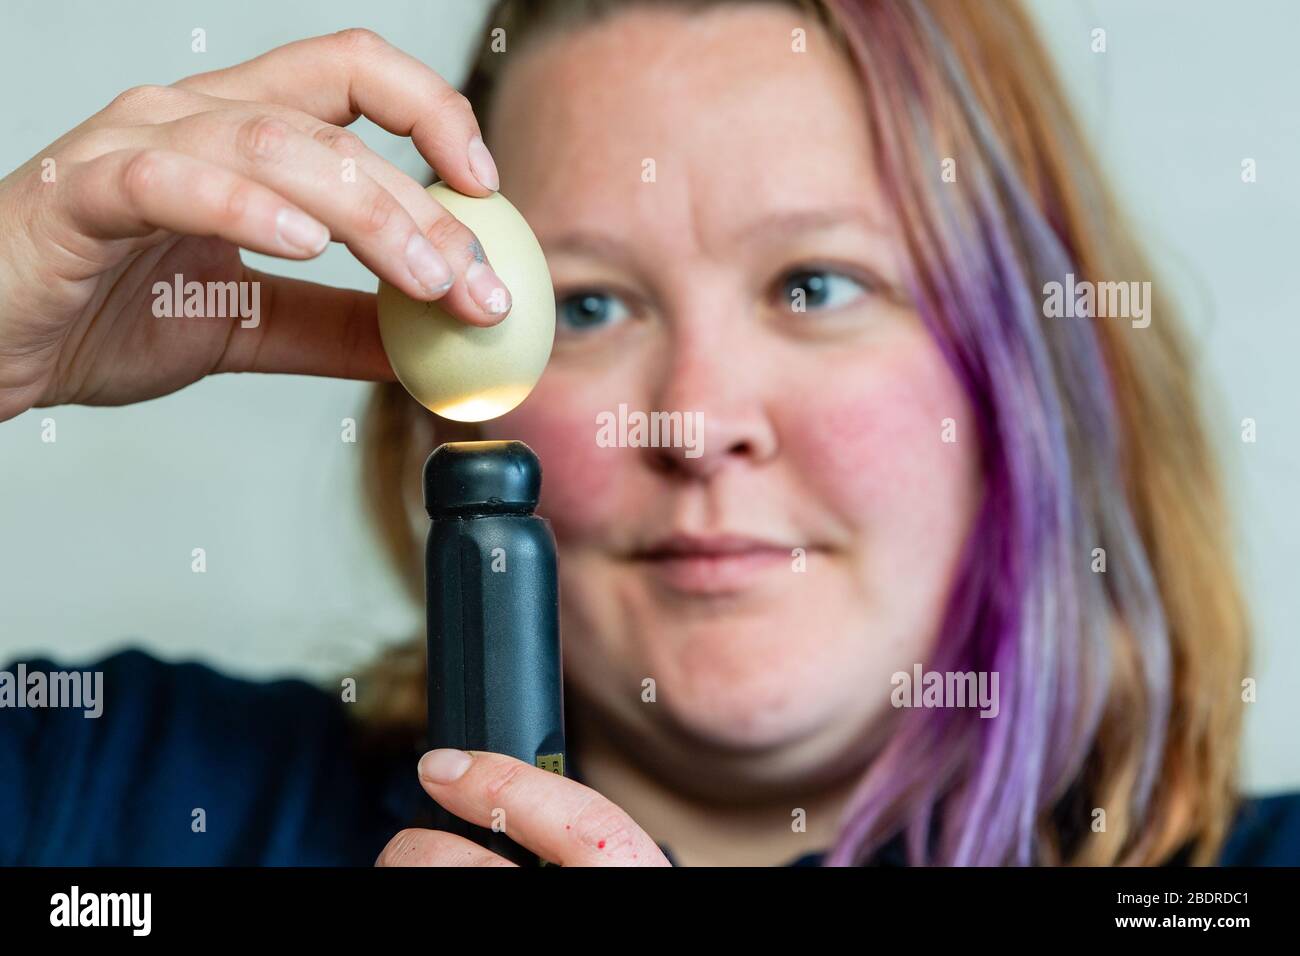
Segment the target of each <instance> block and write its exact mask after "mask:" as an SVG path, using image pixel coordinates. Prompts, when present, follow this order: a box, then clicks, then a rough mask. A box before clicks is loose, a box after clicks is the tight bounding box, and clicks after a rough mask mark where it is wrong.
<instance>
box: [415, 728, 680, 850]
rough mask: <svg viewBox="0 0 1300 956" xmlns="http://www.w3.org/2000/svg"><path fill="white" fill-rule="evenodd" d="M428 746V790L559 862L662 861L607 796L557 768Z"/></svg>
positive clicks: (424, 765) (424, 769)
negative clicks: (545, 768) (503, 826)
mask: <svg viewBox="0 0 1300 956" xmlns="http://www.w3.org/2000/svg"><path fill="white" fill-rule="evenodd" d="M465 753H466V752H465V751H458V750H433V751H430V752H429V753H427V754H425V755H424V757H423V758H422V759H421V760H420V770H419V773H420V783H421V784H422V785H423V786H424V789H425V790H426V791H428V793H429V796H431V797H433V799H435V800H437V801H438V803H439V804H441V805H442V806H443V807H444V808H446V810H447V811H448V812H450V813H454V814H455V815H456V816H458V817H460V818H461V819H462V820H467V821H469V822H470V823H474V824H477V825H478V826H481V827H488V826H491V825H492V824H493V823H494V822H498V823H499V822H500V821H501V820H504V823H505V833H506V835H507V836H509V837H510V839H512V840H514V841H515V842H516V843H518V844H520V845H521V846H524V847H527V848H528V849H529V850H532V851H533V852H534V853H536V854H537V855H538V856H540V857H541V858H542V859H544V860H550V861H551V862H553V863H559V864H560V865H562V866H666V865H668V863H667V860H666V859H665V858H664V855H663V852H662V851H661V850H660V849H659V847H658V846H657V845H656V844H655V842H654V841H653V840H652V839H650V837H649V836H648V835H647V834H646V832H645V831H644V830H642V829H641V828H640V827H639V826H637V824H636V823H635V821H633V820H632V818H631V817H629V816H628V815H627V814H626V813H625V812H624V811H623V810H622V809H620V808H619V807H617V806H615V805H614V804H613V803H611V802H610V801H609V800H606V799H605V798H604V797H603V796H601V795H600V794H599V793H597V792H596V791H595V790H592V789H591V788H590V787H586V786H583V785H582V784H580V783H578V782H577V781H576V780H570V779H568V778H567V777H562V776H560V775H559V774H555V773H551V772H550V771H547V770H543V769H541V768H540V767H534V766H532V765H530V764H526V763H524V762H523V761H521V760H516V759H515V758H514V757H507V756H505V755H504V754H494V753H487V752H485V751H481V750H476V751H473V752H470V753H469V755H468V756H469V758H470V759H469V760H465V759H464V754H465Z"/></svg>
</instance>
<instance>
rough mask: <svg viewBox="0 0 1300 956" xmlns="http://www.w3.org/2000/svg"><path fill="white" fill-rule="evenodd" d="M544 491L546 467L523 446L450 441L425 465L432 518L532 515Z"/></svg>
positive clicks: (426, 501)
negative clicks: (543, 478) (543, 471)
mask: <svg viewBox="0 0 1300 956" xmlns="http://www.w3.org/2000/svg"><path fill="white" fill-rule="evenodd" d="M541 490H542V463H541V462H540V461H539V460H538V458H537V455H536V454H534V453H533V450H532V449H531V448H529V447H528V446H527V445H525V444H524V443H523V442H521V441H457V442H447V443H446V444H444V445H439V446H438V447H437V448H435V449H434V450H433V454H431V455H430V456H429V459H428V461H426V462H425V463H424V510H425V511H427V512H428V513H429V517H430V518H437V517H445V516H451V515H457V516H466V515H478V514H483V515H488V514H530V513H532V511H533V509H534V508H536V507H537V499H538V496H539V495H540V494H541Z"/></svg>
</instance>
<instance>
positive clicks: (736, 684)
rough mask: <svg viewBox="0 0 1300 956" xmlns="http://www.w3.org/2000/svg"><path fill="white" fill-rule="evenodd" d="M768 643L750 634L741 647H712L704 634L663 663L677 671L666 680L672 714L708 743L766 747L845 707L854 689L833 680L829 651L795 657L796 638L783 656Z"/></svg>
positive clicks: (663, 689)
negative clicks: (769, 649)
mask: <svg viewBox="0 0 1300 956" xmlns="http://www.w3.org/2000/svg"><path fill="white" fill-rule="evenodd" d="M787 633H789V632H787ZM795 633H797V632H795ZM762 643H763V642H762V641H761V640H755V639H754V635H750V641H748V642H742V643H741V645H740V646H725V647H723V646H708V641H707V636H706V635H696V636H695V638H694V643H693V645H692V646H691V647H690V648H689V649H688V648H682V649H681V650H682V651H684V653H682V654H680V656H679V657H678V658H677V659H676V660H674V661H672V662H671V663H668V662H665V663H664V664H663V665H662V666H661V667H660V670H661V673H665V674H670V675H671V677H670V679H668V680H661V681H659V682H658V703H659V706H661V707H663V708H664V709H665V711H666V713H665V714H664V716H665V717H667V718H668V719H669V720H671V721H672V722H673V723H674V724H676V725H677V726H678V727H679V728H680V729H681V730H683V731H685V732H686V733H687V734H689V735H690V736H692V737H695V738H697V739H699V740H700V741H702V742H705V743H707V744H711V745H715V746H718V747H723V748H728V749H733V748H734V749H741V750H763V749H771V748H778V747H781V746H782V745H785V744H789V743H793V742H796V741H799V740H802V739H804V738H806V737H808V736H811V735H814V734H816V733H817V732H818V731H819V730H821V729H823V728H824V727H825V726H826V725H827V724H828V723H830V722H832V721H834V720H835V719H836V715H837V714H842V713H843V712H844V706H841V704H843V705H847V704H848V701H847V700H844V699H843V698H845V697H847V696H848V695H847V693H837V692H836V690H837V688H835V687H834V686H831V685H830V681H831V679H833V677H834V675H835V674H836V670H835V669H834V668H833V667H830V666H829V665H828V664H826V663H822V664H818V663H817V661H819V660H820V661H823V662H824V661H825V660H826V658H825V657H824V656H822V655H818V654H804V655H800V656H799V658H798V659H793V658H792V657H791V655H790V647H789V645H788V639H783V643H784V645H785V646H783V648H782V653H781V654H780V655H772V654H764V653H763V652H762V649H761V647H760V646H756V645H761V644H762ZM840 690H842V691H843V690H845V689H840ZM837 702H841V703H837Z"/></svg>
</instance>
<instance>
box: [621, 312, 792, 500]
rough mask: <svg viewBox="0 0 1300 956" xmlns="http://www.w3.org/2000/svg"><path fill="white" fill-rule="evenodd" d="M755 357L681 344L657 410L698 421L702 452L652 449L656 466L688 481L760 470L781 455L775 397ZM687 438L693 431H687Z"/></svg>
mask: <svg viewBox="0 0 1300 956" xmlns="http://www.w3.org/2000/svg"><path fill="white" fill-rule="evenodd" d="M753 358H754V357H750V358H748V359H747V357H746V356H745V353H744V352H743V350H740V349H736V348H728V347H727V345H726V344H725V343H723V342H704V341H698V340H694V341H692V340H687V339H685V338H683V339H679V340H678V341H677V342H675V343H674V346H673V347H672V349H671V351H670V356H669V361H668V362H667V363H666V367H665V370H664V373H663V375H662V377H661V380H660V385H659V387H658V388H657V389H656V390H655V399H656V401H655V408H656V409H658V410H662V411H664V412H667V413H669V414H670V415H671V413H673V412H680V413H681V415H682V420H683V424H684V425H685V424H686V423H687V420H688V416H694V419H693V421H694V423H695V424H697V425H698V426H699V427H697V428H695V429H694V436H695V439H696V446H697V447H696V448H682V447H659V448H646V449H644V450H645V453H646V455H647V456H648V458H649V463H650V467H651V468H652V469H654V470H655V471H657V472H659V473H661V474H666V475H671V476H675V477H678V478H683V479H694V480H699V479H708V478H712V477H714V476H716V475H717V474H718V473H719V472H721V471H723V470H725V469H730V468H734V467H737V466H741V465H749V466H753V465H758V464H761V463H763V462H765V461H768V460H770V459H771V458H772V457H773V456H774V455H775V454H776V452H777V447H778V442H777V434H776V429H775V427H774V425H773V421H772V417H771V415H770V405H771V404H772V403H774V402H775V401H776V400H777V398H778V397H779V396H777V395H775V394H770V393H771V392H774V391H775V390H774V388H772V387H771V386H770V385H768V384H767V382H766V380H765V376H763V375H762V374H761V371H760V369H759V366H758V363H757V362H756V361H753ZM683 434H689V430H688V429H686V428H685V427H684V428H683Z"/></svg>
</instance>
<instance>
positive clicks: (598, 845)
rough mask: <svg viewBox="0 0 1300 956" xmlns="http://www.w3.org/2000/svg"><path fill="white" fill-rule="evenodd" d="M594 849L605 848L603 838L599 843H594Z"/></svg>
mask: <svg viewBox="0 0 1300 956" xmlns="http://www.w3.org/2000/svg"><path fill="white" fill-rule="evenodd" d="M596 849H598V850H603V849H605V841H604V840H601V841H600V842H599V843H597V844H596Z"/></svg>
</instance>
